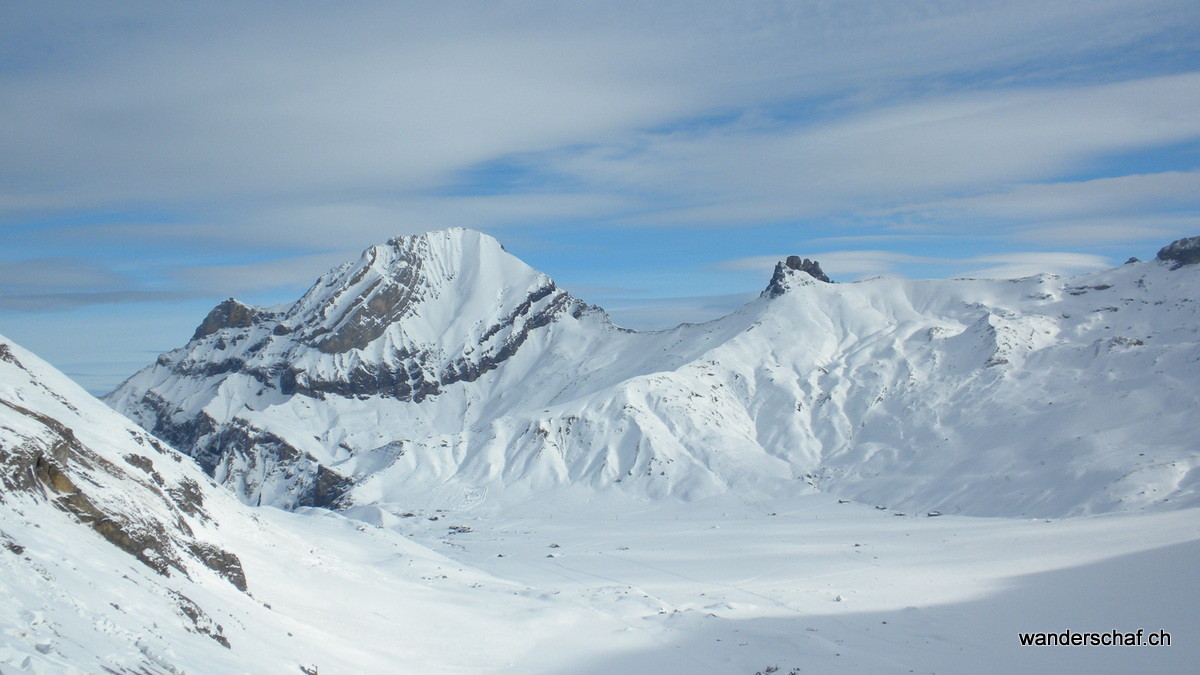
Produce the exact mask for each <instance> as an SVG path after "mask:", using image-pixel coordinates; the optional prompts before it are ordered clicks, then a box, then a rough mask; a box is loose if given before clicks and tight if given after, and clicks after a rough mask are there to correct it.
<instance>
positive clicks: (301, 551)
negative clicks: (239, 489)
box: [0, 337, 607, 673]
mask: <svg viewBox="0 0 1200 675" xmlns="http://www.w3.org/2000/svg"><path fill="white" fill-rule="evenodd" d="M308 511H309V512H308V513H303V514H296V513H287V512H284V511H279V510H276V509H251V508H249V507H247V506H245V505H243V504H242V503H240V502H239V501H237V500H236V499H234V497H233V496H232V495H230V494H229V492H228V491H226V490H224V489H222V488H221V487H220V486H218V485H216V484H215V483H213V482H212V480H211V479H210V478H209V477H208V476H206V475H204V473H203V472H202V471H201V470H200V468H199V467H198V466H197V465H196V464H195V462H193V461H192V460H191V459H190V458H188V457H186V456H184V455H182V454H180V453H178V452H176V451H174V450H172V449H171V448H169V447H167V446H166V445H165V444H164V443H163V442H162V441H161V440H159V439H157V438H155V437H154V436H152V435H150V434H148V433H146V432H145V431H144V430H142V429H140V428H138V427H137V426H136V425H135V424H133V423H132V422H130V421H129V420H127V419H126V418H124V417H122V416H121V415H119V414H117V413H115V412H113V411H112V410H111V409H110V408H108V407H107V406H105V405H104V404H103V403H102V402H100V401H99V400H97V399H95V398H93V397H92V396H90V395H89V394H87V393H86V392H85V391H83V390H82V389H81V388H80V387H79V386H78V385H76V384H75V383H74V382H72V381H71V380H69V379H68V378H67V377H66V376H64V375H63V374H62V373H59V372H58V371H56V370H54V368H52V367H51V366H49V365H48V364H46V363H45V362H43V361H42V360H40V359H39V358H37V357H36V356H34V355H33V354H31V353H29V352H28V351H26V350H24V349H22V348H21V347H19V346H17V345H15V344H13V343H12V342H10V341H8V340H7V339H5V338H3V337H0V598H3V602H0V671H3V672H5V673H8V672H17V671H21V672H34V673H97V672H112V673H118V672H120V673H183V672H280V673H284V672H290V673H300V672H304V673H316V672H318V670H319V671H320V672H433V671H441V670H446V671H453V672H461V671H462V670H478V669H480V668H481V667H484V666H487V667H494V666H495V665H496V664H508V665H510V666H511V667H513V668H514V669H515V670H517V671H518V672H519V671H526V672H528V671H531V670H547V669H548V666H547V665H546V664H544V663H541V662H540V661H539V659H541V656H540V655H539V654H540V650H537V649H533V648H532V646H533V645H534V644H535V643H537V642H539V641H543V640H545V641H548V642H551V643H557V642H561V644H564V645H567V647H566V649H568V650H573V651H575V653H579V654H583V653H586V652H587V649H586V648H585V647H582V646H580V645H579V644H577V640H576V639H575V638H564V637H563V636H561V635H560V632H561V631H562V630H564V629H566V628H573V629H577V630H580V631H582V632H583V634H585V635H586V634H590V633H591V632H593V631H602V630H606V628H607V627H606V624H605V623H604V621H605V617H603V616H602V615H598V614H593V613H590V612H588V611H586V610H581V609H579V608H578V607H566V606H551V605H550V604H549V603H547V602H545V601H542V600H539V599H536V598H533V597H528V596H532V595H534V594H533V593H531V592H528V591H526V589H524V588H523V587H521V586H520V585H517V584H513V583H510V582H506V581H500V580H498V579H496V578H495V577H492V576H491V575H489V574H486V573H483V572H480V571H478V570H475V569H471V568H465V567H464V566H463V565H462V564H460V563H456V562H454V561H452V560H449V559H447V558H446V557H445V556H443V555H440V554H438V553H434V552H433V551H431V550H429V549H428V548H425V547H423V546H420V545H417V544H414V543H412V542H411V541H409V540H408V539H406V538H404V537H402V536H400V535H399V534H396V533H395V532H390V531H387V530H383V529H378V528H371V527H367V526H366V525H364V524H363V523H361V522H359V521H354V520H351V519H348V518H345V517H342V516H339V515H337V514H332V513H329V512H327V511H323V510H318V509H309V510H308ZM576 650H577V651H576Z"/></svg>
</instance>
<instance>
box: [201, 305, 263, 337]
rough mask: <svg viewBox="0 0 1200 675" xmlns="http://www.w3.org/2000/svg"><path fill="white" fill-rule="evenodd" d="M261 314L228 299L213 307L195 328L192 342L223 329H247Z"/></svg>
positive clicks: (256, 309)
mask: <svg viewBox="0 0 1200 675" xmlns="http://www.w3.org/2000/svg"><path fill="white" fill-rule="evenodd" d="M261 314H262V312H261V311H260V310H259V309H258V308H255V307H251V306H249V305H245V304H242V303H241V302H238V301H237V300H235V299H234V298H229V299H228V300H225V301H224V302H222V303H221V304H219V305H217V306H216V307H213V309H212V311H211V312H209V313H208V316H206V317H204V321H202V322H201V323H200V325H199V326H197V327H196V332H195V333H193V334H192V339H193V340H199V339H201V338H205V337H208V336H209V335H212V334H213V333H215V332H217V331H219V330H221V329H223V328H249V327H250V326H253V325H254V323H255V321H257V320H258V319H259V317H260V316H261Z"/></svg>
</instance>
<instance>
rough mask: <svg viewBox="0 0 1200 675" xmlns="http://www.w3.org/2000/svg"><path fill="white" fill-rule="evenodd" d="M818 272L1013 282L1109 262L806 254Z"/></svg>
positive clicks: (748, 263)
mask: <svg viewBox="0 0 1200 675" xmlns="http://www.w3.org/2000/svg"><path fill="white" fill-rule="evenodd" d="M785 257H786V256H783V255H761V256H750V257H745V258H736V259H733V260H727V261H723V262H721V263H718V264H716V265H714V267H715V268H716V269H721V270H731V271H747V272H749V271H753V272H757V273H759V274H760V276H761V274H762V273H763V272H764V271H766V270H770V269H771V268H772V266H774V265H775V263H776V262H778V261H780V260H782V259H784V258H785ZM810 257H812V258H814V259H815V260H817V262H819V263H820V264H821V269H822V270H824V271H825V273H826V274H828V275H829V276H831V277H833V278H834V279H835V280H843V281H848V280H854V279H861V278H864V277H871V276H878V275H890V274H903V273H904V272H905V271H906V270H908V269H912V268H917V267H919V268H923V269H929V268H934V269H937V270H938V271H939V272H940V273H941V275H943V276H953V277H975V278H987V279H1015V278H1019V277H1026V276H1030V275H1033V274H1040V273H1047V274H1059V275H1064V276H1066V275H1072V274H1081V273H1083V272H1091V271H1094V270H1098V269H1103V268H1105V267H1109V266H1111V265H1112V261H1110V260H1109V259H1108V258H1106V257H1104V256H1100V255H1093V254H1087V253H1072V252H1054V251H1049V252H1048V251H1028V252H1015V253H1004V254H995V255H981V256H969V257H963V258H951V257H937V256H918V255H910V254H906V253H897V252H895V251H885V250H874V251H872V250H861V251H827V252H823V253H814V254H810Z"/></svg>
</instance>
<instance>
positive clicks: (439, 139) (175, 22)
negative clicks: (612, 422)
mask: <svg viewBox="0 0 1200 675" xmlns="http://www.w3.org/2000/svg"><path fill="white" fill-rule="evenodd" d="M1197 111H1200V3H1196V2H1195V1H1194V0H1188V1H1166V0H1163V1H1159V0H1139V1H1128V2H1126V1H1121V2H1115V1H1109V0H1092V1H1090V2H1087V3H1080V2H1074V1H1072V2H1060V1H1054V0H1037V1H1036V2H1033V1H1028V2H1027V1H1024V0H1005V1H1003V2H992V1H971V0H964V1H959V2H906V1H897V2H882V1H877V2H860V1H856V0H839V1H830V2H825V1H822V0H815V1H810V2H791V3H788V2H739V3H704V2H686V3H676V2H656V3H622V2H570V1H567V2H562V1H558V2H499V3H475V2H439V3H427V2H414V3H405V2H386V3H371V2H368V3H338V4H337V5H336V6H335V5H333V4H315V3H314V4H312V5H303V6H301V5H295V4H290V3H263V4H259V3H247V2H235V3H222V2H205V3H159V2H147V3H136V2H124V3H121V2H114V3H89V4H87V5H83V6H81V5H79V4H78V3H56V2H38V3H12V2H10V3H3V4H0V119H3V120H4V123H3V124H2V125H0V158H2V159H0V244H2V245H0V332H2V333H4V334H6V335H8V336H9V337H11V338H13V339H15V340H17V341H19V342H21V343H23V344H24V345H25V346H26V347H28V348H30V349H33V350H34V351H36V352H39V353H40V354H42V355H43V356H45V357H46V358H48V359H49V360H50V361H51V362H53V363H54V364H55V365H58V366H59V367H60V368H62V369H64V370H65V371H66V372H67V373H68V374H70V375H72V376H73V377H75V378H76V379H78V380H79V381H80V382H81V383H83V384H84V385H85V386H86V387H88V388H89V389H90V390H92V391H95V392H103V391H107V390H108V389H111V388H112V386H114V385H115V384H116V383H117V382H119V381H120V380H121V379H122V378H123V377H125V376H127V375H129V374H131V373H132V372H133V371H134V370H136V369H137V368H138V367H139V366H141V365H144V364H146V363H149V362H150V361H151V360H153V358H154V355H155V354H157V353H158V352H161V351H165V350H167V349H171V348H173V347H176V346H179V345H181V344H182V343H184V342H185V341H186V340H187V338H188V337H189V335H190V334H191V332H192V330H193V329H194V327H195V325H196V324H197V323H199V321H200V320H201V318H203V316H204V314H205V313H206V312H207V310H208V309H209V308H211V306H212V305H214V304H215V303H216V302H218V301H220V300H221V299H223V298H225V297H228V296H231V295H232V296H237V297H239V298H241V299H243V300H245V301H247V302H252V303H259V304H274V303H279V302H284V301H288V300H291V299H294V298H295V297H297V296H298V295H299V293H300V292H301V291H302V290H303V289H304V288H305V287H306V286H307V285H308V284H309V283H310V282H311V281H312V280H313V279H314V278H316V277H317V276H318V275H319V274H320V273H322V272H323V271H324V270H325V269H327V268H329V267H331V266H333V265H334V264H336V263H338V262H340V261H342V260H346V259H350V258H352V257H354V256H355V255H356V254H357V252H358V251H359V250H361V249H362V248H365V247H366V246H368V245H371V244H374V243H379V242H382V241H384V240H385V239H387V238H388V237H391V236H394V235H397V234H406V233H413V232H421V231H426V230H431V229H439V228H444V227H449V226H454V225H460V226H465V227H472V228H476V229H480V230H483V231H486V232H488V233H490V234H493V235H494V236H496V237H498V238H499V239H500V240H501V241H502V242H504V244H505V246H506V247H507V248H508V250H509V251H511V252H512V253H514V254H516V255H517V256H519V257H521V258H522V259H524V260H526V261H527V262H528V263H530V264H531V265H533V266H534V267H537V268H538V269H541V270H543V271H545V272H547V273H549V274H550V275H552V276H553V277H555V279H556V280H558V281H559V283H561V284H562V285H564V286H565V287H567V288H568V289H570V290H572V291H573V292H575V293H576V295H578V296H580V297H582V298H584V299H585V300H588V301H590V302H593V303H596V304H600V305H601V306H604V307H605V308H607V309H609V310H610V311H611V312H612V313H613V314H614V316H615V317H616V318H617V319H618V320H619V321H621V322H623V323H625V324H627V325H632V326H635V327H645V328H650V327H661V326H664V325H665V324H668V323H671V322H675V321H682V320H696V319H706V318H711V317H712V316H716V315H719V314H721V313H723V312H726V311H729V310H730V309H733V308H734V307H736V306H737V305H739V304H740V303H741V302H743V301H744V300H745V299H746V298H747V297H749V296H750V295H752V294H754V293H756V292H757V291H758V290H760V289H761V287H762V286H763V285H764V284H765V282H766V280H767V278H768V277H769V274H770V267H771V264H772V261H773V260H775V259H777V258H779V257H781V256H784V255H787V254H790V253H797V254H801V255H805V256H808V257H815V258H817V259H819V260H820V261H821V262H822V264H823V265H824V267H825V268H826V270H827V271H828V272H830V274H831V275H832V276H833V277H834V278H835V279H838V280H852V279H856V278H860V277H864V276H872V275H876V274H896V275H903V276H910V277H949V276H964V275H991V276H1020V275H1024V274H1029V273H1032V272H1036V271H1048V272H1056V273H1062V274H1072V273H1079V272H1086V271H1089V270H1092V269H1097V268H1099V267H1103V266H1107V265H1111V264H1119V263H1120V262H1123V261H1124V260H1125V258H1127V257H1128V256H1130V255H1137V256H1140V257H1143V258H1145V257H1149V256H1152V255H1153V254H1154V252H1155V251H1156V250H1157V248H1158V247H1160V246H1161V245H1163V244H1165V243H1166V242H1168V241H1170V240H1172V239H1175V238H1178V237H1181V236H1188V235H1195V234H1200V225H1198V222H1200V221H1198V219H1197V215H1200V113H1198V112H1197Z"/></svg>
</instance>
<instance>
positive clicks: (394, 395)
mask: <svg viewBox="0 0 1200 675" xmlns="http://www.w3.org/2000/svg"><path fill="white" fill-rule="evenodd" d="M1188 241H1189V240H1181V242H1177V243H1176V244H1173V245H1171V246H1168V247H1166V248H1164V251H1166V253H1165V254H1164V253H1160V256H1159V259H1158V260H1154V261H1150V262H1135V263H1131V264H1127V265H1124V266H1121V267H1118V268H1114V269H1110V270H1104V271H1100V272H1096V273H1092V274H1088V275H1083V276H1080V277H1074V278H1065V279H1064V278H1059V277H1056V276H1053V275H1037V276H1033V277H1029V278H1025V279H1015V280H1000V281H996V280H979V279H957V280H931V281H914V280H899V279H887V280H880V279H875V280H866V281H860V282H855V283H844V284H833V283H828V282H829V279H828V277H827V276H826V275H825V274H824V273H823V272H822V271H821V269H820V265H819V264H818V263H816V262H814V261H811V260H807V259H802V258H800V257H798V256H792V257H789V258H787V259H785V260H783V261H781V262H780V263H779V264H778V265H777V266H776V268H775V271H774V274H773V276H772V277H771V280H770V282H769V284H768V286H767V288H766V290H765V291H764V292H763V294H762V295H761V296H760V297H759V298H757V299H755V300H753V301H752V302H750V303H749V304H747V305H746V306H745V307H743V308H741V309H740V310H738V311H736V312H734V313H732V314H730V315H728V316H726V317H723V318H721V319H717V320H714V321H710V322H707V323H704V324H698V325H691V324H685V325H681V326H678V327H676V328H673V329H670V330H666V331H658V332H650V333H637V332H633V331H628V330H625V329H620V328H617V327H615V326H613V325H612V323H611V322H610V321H609V320H608V318H607V316H606V315H605V314H604V313H603V312H602V311H601V310H599V309H598V308H595V307H590V306H588V305H586V304H584V303H583V302H581V301H579V300H577V299H575V298H572V297H571V296H570V295H569V294H567V293H566V292H564V291H563V290H561V289H559V288H558V287H557V286H555V284H554V282H553V281H552V280H551V279H550V278H549V277H547V276H546V275H544V274H541V273H540V272H537V271H536V270H533V269H532V268H530V267H529V266H527V265H525V264H524V263H523V262H521V261H520V260H518V259H516V258H515V257H513V256H511V255H509V254H508V253H507V252H505V251H504V250H503V248H502V247H501V246H500V244H499V243H498V242H496V240H494V239H492V238H491V237H488V236H486V235H483V234H480V233H477V232H472V231H469V230H462V229H453V230H448V231H444V232H432V233H428V234H423V235H416V236H412V237H399V238H395V239H392V240H390V241H389V242H388V243H387V244H385V245H382V246H375V247H372V248H369V249H367V250H366V251H365V252H364V253H363V255H362V256H361V257H360V258H359V260H357V261H355V262H352V263H347V264H344V265H342V266H340V267H337V268H335V269H333V270H331V271H330V272H329V273H327V274H326V275H324V276H322V277H321V278H320V279H318V280H317V282H316V283H315V284H314V285H313V286H312V287H311V288H310V289H309V290H308V292H307V293H305V294H304V296H303V297H302V298H300V299H299V300H298V301H297V302H296V303H294V304H293V305H291V306H288V307H284V308H282V309H280V308H273V309H267V308H257V307H250V306H247V305H243V304H241V303H238V302H237V301H234V300H227V301H225V302H224V303H221V305H219V306H218V307H217V308H216V309H214V310H213V312H212V313H210V315H209V316H208V317H207V318H206V319H205V320H204V322H203V323H202V324H201V326H200V328H199V329H198V330H197V332H196V335H195V337H194V338H193V340H192V341H190V342H189V343H188V344H187V345H186V346H184V347H183V348H181V349H177V350H175V351H172V352H168V353H166V354H164V355H162V356H161V357H160V358H159V359H158V361H157V362H156V363H155V364H153V365H151V366H149V367H148V368H146V369H144V370H143V371H141V372H139V373H138V374H136V375H134V376H133V377H132V378H130V379H129V380H128V381H127V382H125V383H124V384H123V385H121V387H119V388H118V389H117V390H116V391H114V392H113V393H112V394H110V395H109V396H108V397H107V400H108V402H109V403H110V404H111V405H113V406H114V407H115V408H116V409H118V410H119V411H121V412H124V413H126V414H127V415H129V416H131V417H132V418H134V419H135V420H137V421H138V422H139V423H140V424H142V426H144V427H145V428H147V429H149V430H151V431H153V432H154V433H155V434H157V435H159V436H161V437H163V438H165V439H167V440H169V441H170V442H171V443H173V444H175V445H176V446H177V447H179V448H181V449H184V450H185V451H186V452H188V453H189V454H192V455H193V456H194V457H196V458H197V459H198V460H200V463H201V464H202V466H204V467H205V468H206V469H207V470H208V471H210V472H211V473H212V474H213V475H214V477H215V478H216V479H217V480H218V481H219V482H222V483H224V484H225V485H226V486H228V487H230V488H231V489H233V491H234V492H235V493H236V494H238V495H239V496H241V498H242V499H243V500H245V501H247V502H251V503H269V504H275V505H278V506H283V507H295V506H299V505H305V504H315V505H334V504H340V505H352V504H371V503H376V502H381V501H388V500H395V499H399V498H402V497H403V498H412V497H413V496H414V495H420V494H424V493H426V492H428V491H430V490H440V489H445V488H446V486H450V485H453V486H457V487H456V488H455V489H462V490H468V491H472V490H487V489H501V488H503V489H504V490H506V491H508V492H510V493H514V494H515V492H514V491H522V490H539V489H545V488H549V487H554V486H558V485H565V484H571V485H577V486H583V487H586V488H591V489H619V490H623V491H631V492H633V493H635V494H643V495H646V496H650V497H661V496H677V497H684V498H696V497H702V496H705V495H712V494H718V493H721V492H728V491H754V492H756V493H766V494H786V493H791V492H795V491H797V490H811V489H820V490H826V491H829V492H832V493H835V494H837V495H839V496H843V497H846V498H849V499H855V500H860V501H869V502H874V503H886V504H889V505H900V506H904V507H905V508H912V509H914V510H916V509H937V510H941V511H944V512H960V513H968V514H975V515H1067V514H1080V513H1093V512H1103V511H1111V510H1122V509H1131V508H1138V509H1141V508H1174V507H1178V506H1185V505H1188V504H1193V503H1195V502H1196V501H1197V500H1198V499H1200V498H1198V497H1197V494H1198V493H1197V487H1198V485H1197V483H1198V481H1197V478H1196V472H1195V471H1193V469H1194V468H1195V467H1197V466H1200V453H1198V452H1197V451H1196V450H1194V449H1193V445H1192V444H1191V442H1190V439H1191V437H1192V434H1191V431H1190V429H1191V428H1194V423H1195V419H1194V414H1192V413H1191V412H1190V411H1193V410H1195V409H1197V404H1198V403H1200V401H1197V395H1196V393H1195V392H1197V391H1200V368H1198V366H1197V362H1196V360H1195V358H1194V355H1195V353H1196V350H1197V349H1198V348H1200V337H1198V326H1200V320H1198V319H1200V316H1197V314H1198V309H1197V307H1196V303H1195V302H1194V301H1193V298H1194V297H1195V296H1196V295H1197V293H1196V291H1197V287H1198V286H1200V277H1198V273H1197V270H1198V269H1200V266H1196V265H1191V264H1188V262H1187V261H1189V260H1190V258H1188V256H1189V255H1190V253H1188V252H1189V251H1192V250H1193V249H1194V248H1195V247H1193V246H1192V245H1191V244H1189V243H1188ZM1181 256H1182V257H1181ZM1134 447H1136V448H1139V452H1131V451H1130V448H1134ZM1064 476H1069V477H1070V480H1068V485H1066V486H1065V487H1064V485H1063V477H1064ZM406 496H407V497H406Z"/></svg>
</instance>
